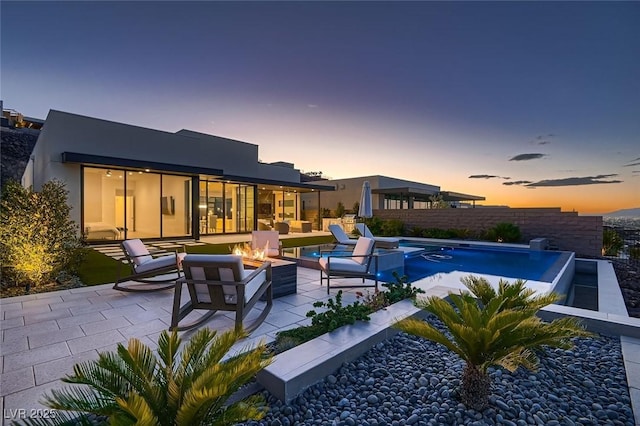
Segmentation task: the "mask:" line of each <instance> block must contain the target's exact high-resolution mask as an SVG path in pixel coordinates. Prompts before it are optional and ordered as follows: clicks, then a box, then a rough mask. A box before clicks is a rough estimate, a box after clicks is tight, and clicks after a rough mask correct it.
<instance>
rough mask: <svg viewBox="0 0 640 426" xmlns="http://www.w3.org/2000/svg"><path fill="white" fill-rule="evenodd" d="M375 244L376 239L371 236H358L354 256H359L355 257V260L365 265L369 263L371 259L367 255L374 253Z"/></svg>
mask: <svg viewBox="0 0 640 426" xmlns="http://www.w3.org/2000/svg"><path fill="white" fill-rule="evenodd" d="M374 244H375V241H374V240H373V239H371V238H367V237H360V238H358V242H357V243H356V246H355V247H354V248H353V256H359V257H354V258H353V261H354V262H357V263H359V264H361V265H364V264H365V263H367V262H368V261H369V258H368V257H366V256H368V255H370V254H372V253H373V246H374Z"/></svg>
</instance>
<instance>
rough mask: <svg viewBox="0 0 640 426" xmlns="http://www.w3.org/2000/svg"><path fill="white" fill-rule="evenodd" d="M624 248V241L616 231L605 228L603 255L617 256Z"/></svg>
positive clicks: (603, 233)
mask: <svg viewBox="0 0 640 426" xmlns="http://www.w3.org/2000/svg"><path fill="white" fill-rule="evenodd" d="M623 248H624V240H623V239H622V237H620V234H618V233H617V232H616V231H615V230H614V229H609V228H605V230H604V231H603V232H602V255H603V256H617V255H618V253H619V252H620V250H622V249H623Z"/></svg>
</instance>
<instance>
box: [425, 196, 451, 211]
mask: <svg viewBox="0 0 640 426" xmlns="http://www.w3.org/2000/svg"><path fill="white" fill-rule="evenodd" d="M429 203H430V204H431V208H432V209H448V208H449V207H451V205H450V204H449V203H447V202H446V201H444V197H443V196H442V194H438V195H430V196H429Z"/></svg>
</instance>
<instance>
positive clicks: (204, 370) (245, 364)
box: [25, 328, 271, 426]
mask: <svg viewBox="0 0 640 426" xmlns="http://www.w3.org/2000/svg"><path fill="white" fill-rule="evenodd" d="M242 337H245V334H244V333H235V332H234V331H228V332H226V333H223V334H221V335H220V336H217V337H216V332H215V331H214V330H210V329H208V328H203V329H201V330H200V331H198V332H197V333H196V334H195V335H193V337H192V338H191V341H189V343H187V344H186V346H185V347H184V348H183V350H179V348H180V345H181V339H180V338H179V337H178V334H177V332H176V331H174V332H172V334H169V333H167V332H166V331H163V332H162V333H161V334H160V337H159V338H158V350H157V353H158V355H155V354H154V351H152V350H151V349H150V348H149V347H147V346H146V345H144V344H142V343H141V342H140V341H139V340H138V339H131V340H129V343H128V346H127V347H126V348H125V347H124V345H122V344H118V349H117V352H115V353H113V352H103V353H100V355H99V358H98V359H97V360H94V361H89V362H85V363H82V364H76V365H75V366H74V368H73V375H71V376H67V377H65V378H64V379H63V381H64V382H66V383H73V384H78V385H86V386H78V387H76V386H74V387H69V388H65V389H62V390H52V391H51V394H48V395H46V396H45V404H46V405H47V406H48V407H51V408H54V409H57V410H70V411H73V412H75V413H68V412H66V411H58V412H57V414H58V415H57V416H56V418H55V422H54V424H58V425H62V424H73V423H71V421H75V422H76V423H79V424H92V423H91V422H90V417H89V416H90V415H91V414H93V415H99V416H106V417H108V418H109V424H118V425H133V424H145V425H158V426H164V425H166V426H181V425H184V426H190V425H212V424H215V425H233V424H236V423H238V422H241V421H244V420H259V419H261V418H262V417H264V414H265V411H266V406H265V405H264V404H265V402H264V398H263V397H262V395H253V396H250V397H247V398H245V399H241V400H239V401H237V402H234V403H231V404H229V405H225V403H226V401H227V400H228V399H229V397H230V396H231V395H232V394H233V393H234V392H235V391H237V389H238V388H239V387H240V386H242V385H244V384H245V383H247V382H248V381H249V380H250V379H251V378H253V377H254V376H255V374H256V373H257V372H258V371H260V370H261V369H263V368H264V367H266V366H267V365H268V364H269V363H270V362H271V356H267V352H266V351H267V349H266V346H265V345H264V344H261V345H259V346H258V347H256V348H255V349H254V350H250V351H246V352H244V353H242V354H240V355H237V356H235V357H232V358H229V359H228V360H226V361H222V358H223V356H224V355H225V354H226V353H227V352H228V351H229V349H231V347H232V346H233V344H234V343H236V342H237V341H238V339H240V338H242ZM67 422H69V423H67ZM25 424H30V425H34V424H50V423H45V422H44V421H43V420H37V419H30V420H28V421H26V422H25Z"/></svg>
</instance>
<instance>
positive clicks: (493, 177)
mask: <svg viewBox="0 0 640 426" xmlns="http://www.w3.org/2000/svg"><path fill="white" fill-rule="evenodd" d="M469 179H511V178H510V177H508V176H496V175H471V176H469Z"/></svg>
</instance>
